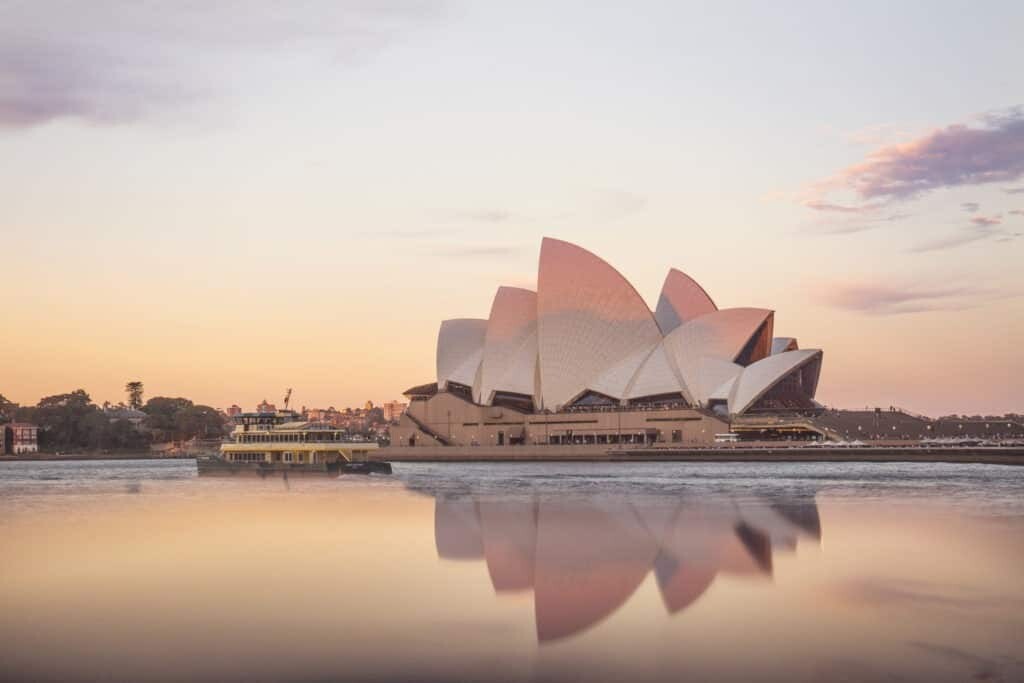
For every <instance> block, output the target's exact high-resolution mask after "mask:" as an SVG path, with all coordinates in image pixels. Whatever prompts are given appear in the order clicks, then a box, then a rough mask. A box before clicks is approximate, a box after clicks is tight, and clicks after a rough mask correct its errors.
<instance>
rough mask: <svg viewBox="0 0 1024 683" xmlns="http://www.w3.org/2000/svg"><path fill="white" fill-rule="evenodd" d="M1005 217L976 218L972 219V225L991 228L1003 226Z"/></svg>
mask: <svg viewBox="0 0 1024 683" xmlns="http://www.w3.org/2000/svg"><path fill="white" fill-rule="evenodd" d="M1002 222H1003V217H1002V216H999V215H995V216H975V217H974V218H972V219H971V223H972V224H974V225H977V226H978V227H991V226H994V225H1001V224H1002Z"/></svg>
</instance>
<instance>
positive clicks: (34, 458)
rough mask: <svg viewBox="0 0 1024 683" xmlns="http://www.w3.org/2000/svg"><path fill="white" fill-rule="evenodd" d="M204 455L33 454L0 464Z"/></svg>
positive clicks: (11, 457) (4, 458)
mask: <svg viewBox="0 0 1024 683" xmlns="http://www.w3.org/2000/svg"><path fill="white" fill-rule="evenodd" d="M203 455H205V454H204V453H199V454H190V455H186V454H180V455H156V454H154V453H107V454H102V453H85V454H82V455H70V454H66V453H65V454H61V455H57V454H55V453H35V454H32V455H25V454H22V455H3V456H0V462H90V461H97V460H195V459H196V457H201V456H203Z"/></svg>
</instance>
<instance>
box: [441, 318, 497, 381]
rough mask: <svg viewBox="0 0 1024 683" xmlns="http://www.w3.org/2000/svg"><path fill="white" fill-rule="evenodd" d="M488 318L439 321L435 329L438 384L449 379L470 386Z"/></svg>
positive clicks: (473, 378) (477, 362) (476, 367)
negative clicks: (439, 324)
mask: <svg viewBox="0 0 1024 683" xmlns="http://www.w3.org/2000/svg"><path fill="white" fill-rule="evenodd" d="M486 332H487V321H486V320H483V319H479V318H455V319H452V320H445V321H443V322H442V323H441V329H440V330H438V333H437V388H438V389H439V390H444V388H445V387H446V386H448V382H457V383H459V384H464V385H466V386H467V387H472V386H473V384H474V382H475V381H476V374H477V370H478V368H479V367H480V360H481V358H482V356H483V351H484V335H485V333H486Z"/></svg>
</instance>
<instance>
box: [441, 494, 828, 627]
mask: <svg viewBox="0 0 1024 683" xmlns="http://www.w3.org/2000/svg"><path fill="white" fill-rule="evenodd" d="M435 500H436V502H435V512H434V515H435V516H434V534H435V542H436V545H437V553H438V556H439V557H441V558H442V559H450V560H482V561H483V562H485V563H486V566H487V571H488V572H489V574H490V578H491V583H492V584H493V586H494V590H495V591H496V592H498V593H502V592H512V591H532V592H533V598H534V609H535V616H536V624H537V637H538V640H540V641H542V642H543V641H550V640H554V639H558V638H563V637H566V636H571V635H574V634H577V633H580V632H582V631H584V630H585V629H587V628H589V627H591V626H593V625H595V624H597V623H599V622H600V621H602V620H603V619H605V618H606V617H608V616H610V615H611V614H612V613H613V612H615V611H616V610H617V609H618V608H619V607H620V606H622V605H623V604H625V603H626V601H627V600H628V599H629V597H630V596H631V595H632V594H633V592H634V591H635V590H636V589H637V588H638V587H639V586H640V584H641V583H642V582H643V581H644V579H645V578H646V577H647V575H648V572H651V571H653V572H654V576H655V579H656V581H657V585H658V590H659V592H660V594H661V598H662V602H663V603H664V605H665V609H666V610H667V611H668V612H669V613H670V614H674V613H676V612H679V611H680V610H683V609H685V608H686V607H687V606H689V605H690V604H692V603H693V602H695V601H696V600H698V599H699V598H700V597H701V595H702V594H703V593H704V592H705V591H706V590H707V589H708V588H709V587H710V586H711V584H712V582H713V581H714V580H715V577H716V576H718V575H720V574H721V575H738V576H751V577H770V576H771V573H772V553H773V552H774V551H775V550H783V551H792V550H794V549H795V548H796V543H797V539H798V538H800V537H804V538H809V539H813V540H814V541H815V542H817V540H818V539H819V538H820V536H821V528H820V522H819V518H818V509H817V505H816V503H815V502H814V497H813V495H807V496H805V497H799V498H794V497H792V496H788V497H786V498H785V499H778V500H774V499H769V498H763V499H745V500H742V501H735V500H730V499H727V498H720V499H715V500H709V501H701V502H697V501H695V502H692V503H688V502H678V501H673V500H671V499H669V498H667V497H645V496H640V497H626V496H619V497H604V496H602V498H601V499H599V500H598V499H593V500H588V499H584V498H572V497H569V498H566V497H564V496H543V495H540V496H531V497H529V498H515V499H510V498H498V499H489V498H487V497H484V496H473V495H468V496H463V497H450V496H445V495H441V494H438V495H437V496H436V499H435Z"/></svg>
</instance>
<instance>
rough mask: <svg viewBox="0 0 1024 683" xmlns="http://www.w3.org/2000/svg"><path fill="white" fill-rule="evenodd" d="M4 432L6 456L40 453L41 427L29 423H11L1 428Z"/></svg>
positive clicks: (1, 449)
mask: <svg viewBox="0 0 1024 683" xmlns="http://www.w3.org/2000/svg"><path fill="white" fill-rule="evenodd" d="M0 429H2V431H3V439H2V441H3V447H2V448H0V452H2V453H3V454H4V455H21V454H23V453H38V452H39V427H37V426H36V425H34V424H30V423H28V422H11V423H10V424H6V425H3V427H0Z"/></svg>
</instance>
